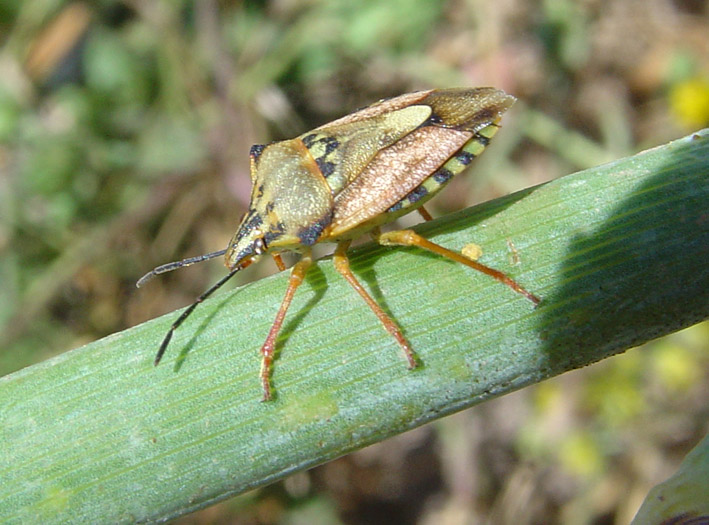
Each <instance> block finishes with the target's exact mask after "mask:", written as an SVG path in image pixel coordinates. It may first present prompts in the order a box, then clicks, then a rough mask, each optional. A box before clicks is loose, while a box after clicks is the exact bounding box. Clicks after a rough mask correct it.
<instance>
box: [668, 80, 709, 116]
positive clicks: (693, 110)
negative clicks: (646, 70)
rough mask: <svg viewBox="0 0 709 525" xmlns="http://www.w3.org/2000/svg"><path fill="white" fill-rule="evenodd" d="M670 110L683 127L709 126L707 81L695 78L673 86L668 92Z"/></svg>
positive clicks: (708, 90) (708, 83)
mask: <svg viewBox="0 0 709 525" xmlns="http://www.w3.org/2000/svg"><path fill="white" fill-rule="evenodd" d="M670 108H671V109H672V112H673V113H674V116H675V118H676V119H677V120H678V121H679V122H680V123H681V124H682V125H683V126H686V127H689V128H695V127H701V126H705V125H707V124H709V80H707V79H706V78H697V77H695V78H691V79H688V80H684V81H682V82H679V83H677V84H675V85H674V86H673V87H672V89H671V90H670Z"/></svg>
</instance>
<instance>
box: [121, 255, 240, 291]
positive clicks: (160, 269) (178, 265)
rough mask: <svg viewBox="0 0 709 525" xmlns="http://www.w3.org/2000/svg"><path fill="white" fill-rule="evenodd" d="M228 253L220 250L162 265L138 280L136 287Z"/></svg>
mask: <svg viewBox="0 0 709 525" xmlns="http://www.w3.org/2000/svg"><path fill="white" fill-rule="evenodd" d="M225 253H226V250H219V251H218V252H212V253H206V254H204V255H198V256H197V257H190V258H189V259H183V260H181V261H175V262H171V263H167V264H162V265H160V266H158V267H157V268H155V269H154V270H151V271H149V272H148V273H146V274H145V275H144V276H143V277H141V278H140V279H138V282H137V283H135V286H136V287H137V288H140V287H141V286H143V285H144V284H145V283H147V282H148V281H149V280H150V279H152V278H153V277H155V276H156V275H160V274H161V273H166V272H171V271H172V270H177V269H178V268H184V267H185V266H192V265H193V264H196V263H199V262H202V261H206V260H209V259H214V258H215V257H220V256H222V255H224V254H225Z"/></svg>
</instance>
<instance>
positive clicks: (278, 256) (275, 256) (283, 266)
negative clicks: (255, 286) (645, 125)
mask: <svg viewBox="0 0 709 525" xmlns="http://www.w3.org/2000/svg"><path fill="white" fill-rule="evenodd" d="M271 257H273V260H274V261H275V262H276V266H278V271H280V272H282V271H283V270H285V269H286V263H284V262H283V258H282V257H281V254H280V253H272V254H271Z"/></svg>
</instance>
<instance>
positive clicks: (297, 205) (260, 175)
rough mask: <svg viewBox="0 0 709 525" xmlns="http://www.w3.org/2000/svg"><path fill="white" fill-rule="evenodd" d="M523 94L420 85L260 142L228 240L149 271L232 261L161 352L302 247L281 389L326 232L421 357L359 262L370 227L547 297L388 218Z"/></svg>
mask: <svg viewBox="0 0 709 525" xmlns="http://www.w3.org/2000/svg"><path fill="white" fill-rule="evenodd" d="M514 101H515V99H514V97H512V96H510V95H507V94H506V93H504V92H503V91H500V90H497V89H494V88H472V89H466V88H458V89H441V90H429V91H420V92H415V93H409V94H406V95H401V96H398V97H395V98H392V99H387V100H383V101H380V102H378V103H375V104H373V105H371V106H369V107H366V108H364V109H362V110H360V111H357V112H355V113H352V114H350V115H347V116H345V117H342V118H340V119H338V120H335V121H334V122H330V123H329V124H325V125H323V126H320V127H318V128H316V129H314V130H312V131H309V132H307V133H304V134H303V135H301V136H299V137H297V138H294V139H291V140H285V141H282V142H275V143H273V144H269V145H266V146H261V145H258V146H254V147H252V148H251V153H250V157H251V181H252V193H251V202H250V204H249V208H248V210H247V212H246V213H245V214H244V216H243V218H242V220H241V223H240V225H239V227H238V228H237V230H236V233H235V234H234V236H233V238H232V239H231V241H230V242H229V245H228V246H227V248H226V249H224V250H220V251H218V252H213V253H210V254H206V255H202V256H198V257H192V258H189V259H185V260H183V261H178V262H175V263H169V264H165V265H162V266H159V267H157V268H155V269H154V270H153V271H152V272H150V273H148V274H146V275H145V276H144V277H143V278H141V279H140V280H139V281H138V286H141V285H142V284H144V283H145V282H146V281H148V280H149V279H150V278H152V277H154V276H155V275H158V274H161V273H164V272H167V271H171V270H174V269H177V268H181V267H183V266H189V265H191V264H195V263H197V262H201V261H204V260H207V259H211V258H214V257H219V256H222V255H224V256H225V263H226V266H227V268H228V269H229V273H228V274H227V275H226V276H224V277H223V278H222V279H221V280H220V281H219V282H217V283H216V284H215V285H213V286H212V287H211V288H209V289H208V290H207V291H206V292H204V293H203V294H202V295H201V296H200V297H198V298H197V300H196V301H195V302H194V303H193V304H192V305H191V306H189V307H188V308H187V309H186V310H184V311H183V312H182V314H181V315H180V316H179V317H178V318H177V319H176V320H175V322H174V323H173V324H172V326H171V327H170V329H169V331H168V332H167V334H166V335H165V338H164V339H163V341H162V343H161V345H160V349H159V350H158V353H157V355H156V357H155V364H156V365H157V364H158V363H159V361H160V359H161V358H162V356H163V354H164V352H165V350H166V349H167V346H168V344H169V343H170V340H171V338H172V334H173V333H174V331H175V330H176V329H177V328H178V327H179V326H180V325H181V324H182V322H183V321H184V320H185V319H186V318H187V317H188V316H189V315H190V314H191V313H192V311H194V309H195V308H196V307H197V305H199V303H201V302H202V301H204V300H205V299H206V298H207V297H209V296H210V295H211V294H212V293H213V292H214V291H216V290H217V289H218V288H220V287H221V286H222V285H223V284H224V283H226V282H227V281H228V280H229V279H230V278H231V277H232V276H233V275H234V274H236V273H237V272H238V271H240V270H241V269H243V268H245V267H246V266H248V265H250V264H252V263H254V262H255V261H256V260H258V259H259V258H260V257H261V256H262V255H264V254H271V255H272V256H273V257H274V259H275V260H276V263H277V264H278V266H279V268H280V269H283V268H284V266H283V262H282V261H281V259H280V253H282V252H286V251H294V252H298V253H300V254H301V257H300V260H299V261H298V262H296V263H295V265H294V266H293V268H292V270H291V276H290V280H289V284H288V287H287V289H286V293H285V296H284V298H283V301H282V303H281V306H280V308H279V310H278V313H277V315H276V318H275V320H274V322H273V324H272V325H271V329H270V331H269V333H268V336H267V337H266V340H265V342H264V344H263V346H262V347H261V355H262V365H261V374H260V376H261V384H262V388H263V400H268V399H271V397H272V393H271V381H270V375H271V365H272V362H273V355H274V351H275V345H276V338H277V336H278V333H279V331H280V329H281V326H282V324H283V320H284V319H285V315H286V312H287V310H288V307H289V305H290V302H291V300H292V298H293V295H294V293H295V290H296V289H297V288H298V286H299V285H300V284H301V283H302V281H303V279H304V278H305V275H306V273H307V271H308V267H309V266H310V265H311V263H312V255H311V248H312V246H313V245H314V244H316V243H321V242H335V243H337V247H336V249H335V254H334V258H333V261H334V265H335V268H336V269H337V271H338V272H339V273H340V274H341V275H342V276H343V277H344V278H345V279H346V280H347V282H349V283H350V285H351V286H352V287H353V288H354V289H355V291H357V293H358V294H359V295H360V296H361V297H362V299H364V301H365V302H366V303H367V305H368V306H369V307H370V309H371V310H372V311H373V312H374V314H375V315H376V316H377V317H378V318H379V320H380V321H381V323H382V325H383V326H384V328H385V329H386V330H387V331H388V332H389V333H390V334H391V335H392V336H393V337H394V338H395V339H396V340H397V342H398V343H399V345H400V346H401V348H402V350H403V351H404V354H405V356H406V358H407V361H408V364H409V367H410V368H413V367H415V366H417V365H418V363H419V361H418V359H417V357H416V355H415V354H414V352H413V350H412V348H411V346H410V344H409V342H408V341H407V339H406V338H405V337H404V336H403V334H402V333H401V330H400V329H399V327H398V326H397V324H396V323H395V322H394V321H393V320H392V319H391V318H390V317H389V316H388V315H387V314H386V313H385V312H384V311H383V310H382V309H381V307H380V306H379V305H378V304H377V303H376V301H375V300H374V299H373V298H372V297H371V296H370V295H369V293H368V292H367V291H366V290H365V289H364V288H363V287H362V285H361V284H360V283H359V281H358V280H357V278H356V277H355V276H354V274H353V273H352V271H351V270H350V267H349V259H348V258H347V249H348V248H349V245H350V243H351V242H352V240H354V239H356V238H357V237H360V236H361V235H363V234H366V233H370V234H371V235H372V236H373V237H374V238H375V239H376V240H378V241H379V242H380V243H381V244H383V245H387V246H393V245H400V246H417V247H419V248H421V249H424V250H428V251H430V252H433V253H437V254H439V255H441V256H443V257H447V258H449V259H452V260H454V261H457V262H459V263H461V264H464V265H466V266H469V267H471V268H474V269H476V270H479V271H481V272H483V273H485V274H487V275H489V276H491V277H493V278H494V279H496V280H498V281H500V282H502V283H503V284H506V285H507V286H509V287H510V288H512V289H513V290H514V291H516V292H518V293H520V294H522V295H524V296H525V297H526V298H527V299H529V300H530V301H532V302H533V303H534V304H538V303H539V301H540V299H539V298H538V297H537V296H535V295H533V294H532V293H530V292H528V291H527V290H526V289H524V288H523V287H522V286H520V285H519V284H518V283H517V282H515V281H514V280H512V279H511V278H510V277H508V276H507V275H505V274H504V273H502V272H500V271H498V270H495V269H493V268H489V267H487V266H485V265H483V264H480V263H479V262H477V261H475V260H472V259H469V258H467V257H465V256H463V255H461V254H459V253H457V252H454V251H451V250H448V249H446V248H444V247H442V246H439V245H437V244H435V243H432V242H430V241H428V240H426V239H424V238H423V237H421V236H420V235H418V234H417V233H415V232H414V231H412V230H398V231H390V232H386V233H380V230H379V227H380V226H381V225H383V224H385V223H388V222H391V221H393V220H395V219H396V218H398V217H400V216H401V215H404V214H407V213H410V212H411V211H413V210H416V209H418V210H420V211H421V212H422V215H423V216H424V218H426V219H429V218H430V215H429V214H428V212H426V211H425V210H423V208H422V206H423V204H424V203H425V202H426V201H428V199H430V198H431V197H433V195H435V194H436V193H437V192H438V191H440V189H441V188H442V187H443V186H445V185H446V184H447V183H448V182H449V181H450V179H451V178H452V177H453V176H454V175H456V174H458V173H460V172H461V171H463V170H464V169H465V168H466V167H467V166H468V165H469V164H470V162H472V160H473V159H474V158H475V157H477V156H478V155H480V153H482V151H483V150H484V149H485V147H486V146H487V145H488V143H489V141H490V139H491V138H492V137H493V136H494V135H495V133H496V132H497V129H498V126H499V121H500V119H501V117H502V114H503V113H504V112H505V111H507V109H509V107H510V106H511V105H512V104H513V103H514Z"/></svg>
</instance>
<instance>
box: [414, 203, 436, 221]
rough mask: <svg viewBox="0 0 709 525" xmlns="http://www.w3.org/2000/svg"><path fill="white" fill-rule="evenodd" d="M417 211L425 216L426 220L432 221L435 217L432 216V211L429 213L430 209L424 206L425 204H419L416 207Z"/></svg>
mask: <svg viewBox="0 0 709 525" xmlns="http://www.w3.org/2000/svg"><path fill="white" fill-rule="evenodd" d="M416 211H417V212H419V215H420V216H421V217H423V220H424V221H432V220H433V217H432V216H431V214H430V213H428V210H427V209H426V208H424V207H423V206H419V207H418V208H416Z"/></svg>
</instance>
